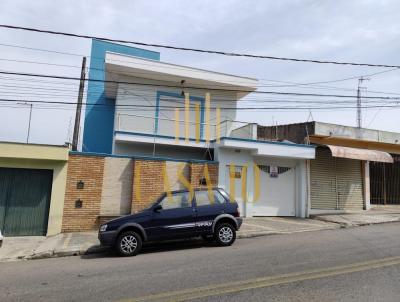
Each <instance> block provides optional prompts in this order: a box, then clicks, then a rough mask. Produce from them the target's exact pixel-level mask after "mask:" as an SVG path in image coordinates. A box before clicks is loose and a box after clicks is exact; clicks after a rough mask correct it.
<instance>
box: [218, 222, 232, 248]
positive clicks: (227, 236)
mask: <svg viewBox="0 0 400 302" xmlns="http://www.w3.org/2000/svg"><path fill="white" fill-rule="evenodd" d="M214 239H215V241H216V242H217V243H218V245H221V246H228V245H231V244H232V243H234V242H235V240H236V230H235V228H234V227H233V225H232V224H230V223H221V224H219V225H217V227H216V228H215V231H214Z"/></svg>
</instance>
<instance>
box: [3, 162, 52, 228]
mask: <svg viewBox="0 0 400 302" xmlns="http://www.w3.org/2000/svg"><path fill="white" fill-rule="evenodd" d="M52 179H53V171H52V170H36V169H17V168H0V229H1V232H2V233H3V234H4V235H6V236H44V235H46V232H47V222H48V218H49V207H50V197H51V186H52Z"/></svg>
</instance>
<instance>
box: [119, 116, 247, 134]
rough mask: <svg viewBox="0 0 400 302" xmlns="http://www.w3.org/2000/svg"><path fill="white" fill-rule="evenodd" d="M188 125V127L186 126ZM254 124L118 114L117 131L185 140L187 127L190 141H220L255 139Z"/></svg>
mask: <svg viewBox="0 0 400 302" xmlns="http://www.w3.org/2000/svg"><path fill="white" fill-rule="evenodd" d="M186 125H187V126H186ZM252 126H253V124H249V123H246V122H239V121H232V120H222V121H220V122H219V123H216V121H215V119H214V120H211V121H210V124H209V125H208V126H207V125H206V123H200V122H194V121H188V122H187V123H186V122H185V121H182V120H178V121H177V120H175V119H171V118H167V117H159V118H158V119H156V118H155V117H154V116H146V115H137V114H121V113H120V114H118V115H117V124H116V129H115V130H118V131H126V132H134V133H144V134H156V135H164V136H171V137H180V138H185V137H186V136H187V135H186V134H187V133H186V131H187V130H186V129H187V128H186V127H188V137H189V138H190V139H194V140H196V139H200V140H205V139H207V138H208V139H210V140H214V139H218V137H219V138H221V137H240V138H246V139H252V138H253V134H254V133H253V132H254V129H253V127H252ZM207 127H209V137H207V132H208V130H207Z"/></svg>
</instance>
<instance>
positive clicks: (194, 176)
mask: <svg viewBox="0 0 400 302" xmlns="http://www.w3.org/2000/svg"><path fill="white" fill-rule="evenodd" d="M204 167H205V164H201V163H191V164H190V172H189V173H190V183H191V185H192V186H193V188H194V189H197V188H202V187H203V188H204V187H206V186H205V185H201V179H203V178H205V176H204ZM207 167H208V173H209V175H210V180H211V184H212V186H213V187H216V186H217V185H218V165H217V164H207Z"/></svg>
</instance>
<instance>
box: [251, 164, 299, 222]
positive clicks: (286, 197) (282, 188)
mask: <svg viewBox="0 0 400 302" xmlns="http://www.w3.org/2000/svg"><path fill="white" fill-rule="evenodd" d="M258 167H259V168H260V198H259V200H258V201H256V202H254V204H253V210H254V211H253V215H254V216H295V215H296V195H295V190H296V173H295V168H294V167H276V166H268V165H259V166H258Z"/></svg>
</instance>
